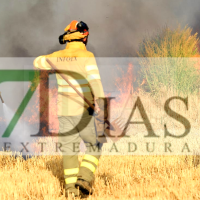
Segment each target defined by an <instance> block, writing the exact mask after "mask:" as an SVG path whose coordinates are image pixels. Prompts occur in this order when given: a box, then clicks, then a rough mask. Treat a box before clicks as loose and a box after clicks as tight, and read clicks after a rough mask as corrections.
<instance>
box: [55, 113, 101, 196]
mask: <svg viewBox="0 0 200 200" xmlns="http://www.w3.org/2000/svg"><path fill="white" fill-rule="evenodd" d="M58 119H59V141H58V142H59V145H60V150H61V151H62V154H63V168H64V179H65V190H68V191H69V192H74V193H75V194H77V192H78V191H77V189H76V188H75V183H76V181H77V178H80V179H83V180H86V181H88V182H92V181H93V180H94V173H95V170H96V168H97V166H98V162H99V158H100V156H101V149H102V144H100V143H98V141H97V135H96V130H95V124H94V116H92V115H89V113H88V112H87V111H86V112H84V113H83V115H78V116H58ZM81 141H83V142H84V143H82V150H83V148H86V151H85V155H84V156H83V159H82V162H81V163H80V164H79V160H78V154H79V152H80V151H79V146H80V142H81ZM83 144H85V146H84V145H83Z"/></svg>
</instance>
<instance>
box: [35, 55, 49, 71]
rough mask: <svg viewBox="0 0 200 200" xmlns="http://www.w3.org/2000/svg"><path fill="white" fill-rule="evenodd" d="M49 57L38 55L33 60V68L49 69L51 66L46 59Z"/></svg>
mask: <svg viewBox="0 0 200 200" xmlns="http://www.w3.org/2000/svg"><path fill="white" fill-rule="evenodd" d="M47 57H49V55H46V56H39V57H37V58H36V59H35V60H34V61H33V66H34V69H43V70H51V66H50V65H49V64H48V62H47V61H46V58H47Z"/></svg>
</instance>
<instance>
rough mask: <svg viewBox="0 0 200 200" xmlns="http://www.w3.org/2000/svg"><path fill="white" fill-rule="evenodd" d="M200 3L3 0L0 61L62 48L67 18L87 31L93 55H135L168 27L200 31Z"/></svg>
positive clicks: (182, 0) (170, 0) (189, 0)
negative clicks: (147, 37) (145, 41)
mask: <svg viewBox="0 0 200 200" xmlns="http://www.w3.org/2000/svg"><path fill="white" fill-rule="evenodd" d="M199 8H200V2H199V0H176V1H174V0H168V1H166V0H149V1H146V0H140V1H138V0H126V1H121V0H109V1H107V0H101V1H97V0H96V1H94V0H85V1H79V0H70V1H65V0H59V1H53V0H42V1H41V0H35V1H25V0H15V1H13V0H2V1H1V7H0V19H1V24H0V32H1V37H0V44H1V45H0V57H36V56H39V55H44V54H49V53H52V52H53V51H57V50H60V49H63V48H65V46H61V45H59V43H58V36H59V35H60V34H62V33H63V32H64V28H65V27H66V26H67V25H68V24H69V23H70V22H71V20H74V19H76V20H82V21H84V22H86V23H87V24H88V26H89V28H90V36H89V43H88V50H90V51H92V52H93V53H94V54H95V55H96V56H97V57H132V56H136V55H137V54H136V51H137V49H138V45H139V42H140V41H141V40H142V38H143V36H144V35H146V34H149V35H152V34H155V32H156V31H157V30H158V29H159V28H162V27H163V26H165V25H166V24H167V25H168V26H170V27H172V28H175V27H176V26H177V25H178V23H180V24H181V26H182V27H184V26H185V25H187V24H188V26H191V27H192V28H194V31H195V30H199V25H198V24H199V18H200V15H199V14H198V12H199Z"/></svg>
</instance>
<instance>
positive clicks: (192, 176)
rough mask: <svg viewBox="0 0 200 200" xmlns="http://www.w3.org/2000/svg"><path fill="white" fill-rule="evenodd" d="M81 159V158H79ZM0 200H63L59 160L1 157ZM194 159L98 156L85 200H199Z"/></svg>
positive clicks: (199, 171) (199, 174)
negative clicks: (96, 165)
mask: <svg viewBox="0 0 200 200" xmlns="http://www.w3.org/2000/svg"><path fill="white" fill-rule="evenodd" d="M80 159H81V156H80ZM0 180H1V183H0V199H1V200H17V199H18V200H22V199H26V200H30V199H32V200H33V199H34V200H35V199H39V200H42V199H45V200H62V199H65V197H64V195H63V183H64V179H63V168H62V157H61V156H41V157H32V158H31V159H28V160H26V161H25V160H23V158H22V157H17V158H14V157H11V156H0ZM199 189H200V166H199V157H198V156H102V157H101V159H100V165H99V167H98V170H97V171H96V174H95V182H94V190H95V192H94V194H93V195H92V196H90V197H89V198H88V199H91V200H93V199H94V200H95V199H111V200H114V199H136V200H144V199H145V200H147V199H149V200H150V199H170V200H179V199H180V200H183V199H187V200H190V199H200V192H199Z"/></svg>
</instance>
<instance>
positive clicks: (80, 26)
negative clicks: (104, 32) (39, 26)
mask: <svg viewBox="0 0 200 200" xmlns="http://www.w3.org/2000/svg"><path fill="white" fill-rule="evenodd" d="M76 32H79V34H80V35H78V36H77V35H73V37H71V38H73V39H70V40H69V41H80V40H82V41H83V42H86V40H87V39H86V38H87V36H88V35H89V28H88V26H87V24H86V23H84V22H82V21H80V22H78V21H76V20H73V21H72V22H71V23H70V24H69V25H68V26H67V27H66V28H65V33H64V34H63V35H60V36H59V42H60V44H65V43H66V42H67V40H66V35H71V34H73V33H74V34H76ZM71 36H72V35H71ZM76 37H77V38H76Z"/></svg>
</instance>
